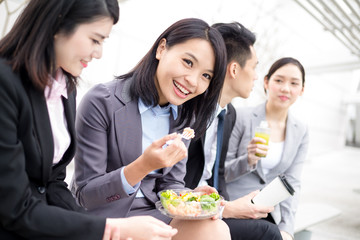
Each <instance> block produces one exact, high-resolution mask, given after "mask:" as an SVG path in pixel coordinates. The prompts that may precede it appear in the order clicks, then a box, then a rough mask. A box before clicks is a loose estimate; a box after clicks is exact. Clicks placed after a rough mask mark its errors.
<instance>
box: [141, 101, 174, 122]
mask: <svg viewBox="0 0 360 240" xmlns="http://www.w3.org/2000/svg"><path fill="white" fill-rule="evenodd" d="M138 107H139V112H140V114H142V113H144V112H146V111H147V110H151V111H152V112H153V113H154V114H155V115H160V114H165V113H170V110H171V111H172V115H173V117H174V120H176V118H177V116H178V107H177V106H176V105H173V104H169V105H167V106H165V107H160V106H159V104H158V105H156V106H155V107H152V106H146V105H145V104H144V102H143V101H142V100H141V98H140V99H139V102H138Z"/></svg>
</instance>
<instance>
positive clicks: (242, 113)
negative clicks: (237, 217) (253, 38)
mask: <svg viewBox="0 0 360 240" xmlns="http://www.w3.org/2000/svg"><path fill="white" fill-rule="evenodd" d="M304 86H305V71H304V68H303V66H302V65H301V63H300V62H299V61H298V60H296V59H294V58H281V59H279V60H277V61H276V62H275V63H274V64H273V65H272V66H271V67H270V69H269V72H268V74H267V75H266V76H265V78H264V88H265V92H266V93H267V96H268V99H267V101H266V102H265V103H262V104H260V105H258V106H256V107H253V108H239V109H237V110H236V111H237V120H236V124H235V126H234V129H233V132H232V135H231V138H230V141H229V149H228V153H227V158H226V162H225V168H226V170H225V178H226V182H227V191H228V193H229V195H230V200H234V199H237V198H239V197H242V196H244V195H246V194H248V193H250V192H252V191H254V190H257V189H262V188H264V187H265V186H266V185H267V184H269V183H270V182H271V181H272V180H273V179H274V178H276V177H277V176H278V175H279V174H284V175H285V177H286V178H287V180H288V181H289V183H290V184H291V185H292V186H293V188H294V190H295V194H294V196H292V197H290V198H288V199H286V200H284V201H283V202H281V203H280V204H279V205H278V206H276V207H275V210H274V212H272V213H271V215H269V216H268V218H267V219H268V220H270V221H273V222H275V223H276V224H278V227H279V229H280V231H281V234H282V236H283V239H292V238H293V232H294V217H295V212H296V208H297V203H298V200H299V192H300V175H301V170H302V167H303V163H304V160H305V157H306V152H307V149H308V141H309V137H308V130H307V127H306V126H305V125H304V124H302V123H301V122H299V121H298V120H296V119H295V118H294V116H293V115H292V114H291V112H290V111H289V109H290V106H291V105H292V104H293V103H295V101H296V100H297V99H298V97H299V96H301V95H302V94H303V92H304ZM261 121H267V123H268V125H269V127H270V129H271V135H270V140H269V146H266V145H264V144H263V143H265V140H263V139H262V138H258V137H254V135H255V128H256V127H257V126H259V125H260V122H261ZM259 142H260V143H259ZM255 154H264V155H266V157H263V158H260V157H258V156H256V155H255Z"/></svg>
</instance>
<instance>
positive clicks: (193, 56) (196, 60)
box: [185, 52, 214, 73]
mask: <svg viewBox="0 0 360 240" xmlns="http://www.w3.org/2000/svg"><path fill="white" fill-rule="evenodd" d="M185 54H186V55H189V57H191V58H192V59H194V61H195V62H197V63H198V62H199V60H198V59H197V58H196V57H195V55H194V54H192V53H189V52H185ZM207 71H209V72H211V73H214V70H212V69H208V70H207Z"/></svg>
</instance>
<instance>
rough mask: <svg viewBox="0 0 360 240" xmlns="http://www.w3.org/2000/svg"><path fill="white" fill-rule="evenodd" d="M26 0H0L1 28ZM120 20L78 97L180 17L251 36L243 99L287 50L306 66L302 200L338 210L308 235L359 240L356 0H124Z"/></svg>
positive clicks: (301, 103) (258, 93)
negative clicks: (249, 74)
mask: <svg viewBox="0 0 360 240" xmlns="http://www.w3.org/2000/svg"><path fill="white" fill-rule="evenodd" d="M26 2H27V1H26V0H25V1H24V0H0V34H1V36H3V35H4V34H5V33H6V32H7V31H8V30H9V29H10V28H11V26H12V24H13V22H14V21H15V19H16V17H17V16H18V14H19V12H20V11H21V9H22V7H23V4H24V3H26ZM119 2H120V21H119V23H118V24H117V25H116V26H115V27H114V28H113V31H112V33H111V36H110V38H109V39H107V40H106V42H105V45H104V52H103V58H102V59H100V60H93V61H92V63H91V64H90V67H89V68H88V69H86V70H84V71H83V74H82V76H81V77H82V79H83V81H82V82H81V84H80V86H79V91H78V98H79V100H80V99H81V97H82V95H83V94H84V93H85V92H86V91H87V90H88V89H89V88H90V87H91V86H93V85H94V84H96V83H99V82H106V81H110V80H111V79H113V76H114V75H119V74H122V73H125V72H127V71H129V70H130V69H131V68H132V67H133V66H134V65H135V64H136V63H137V62H138V61H139V60H140V58H141V57H142V56H143V55H145V53H146V52H147V51H148V49H149V48H150V47H151V45H152V44H153V42H154V41H155V40H156V38H157V37H158V35H159V34H160V33H161V32H163V31H164V30H165V28H167V27H168V26H169V25H170V24H172V23H174V22H175V21H177V20H179V19H181V18H185V17H197V18H201V19H203V20H205V21H207V22H208V23H209V24H213V23H215V22H231V21H238V22H240V23H242V24H243V25H244V26H246V27H247V28H249V29H250V30H252V31H253V32H255V33H256V35H257V42H256V45H255V48H256V51H257V54H258V58H259V64H258V74H259V79H258V81H256V84H255V87H254V89H253V92H252V94H251V96H250V98H249V99H247V100H244V99H234V101H233V102H234V104H235V105H236V106H242V105H244V106H245V105H255V104H257V103H259V102H261V101H263V100H264V99H265V98H266V96H265V95H264V92H263V87H262V86H263V76H264V75H265V72H266V71H267V69H268V68H269V67H270V65H271V64H272V63H273V62H274V61H275V60H276V59H278V58H280V57H285V56H291V57H294V58H297V59H298V60H300V62H302V64H303V65H304V67H305V70H306V85H305V93H304V95H303V96H302V97H301V99H299V100H298V102H297V103H296V104H295V105H294V106H293V107H292V111H294V112H295V114H296V115H297V116H298V117H299V118H301V119H302V120H303V121H305V122H306V123H307V124H308V126H309V129H310V149H309V154H308V160H307V163H306V166H305V169H304V173H303V179H304V186H303V201H304V202H308V201H313V202H314V201H315V202H316V201H317V202H326V203H329V204H331V205H334V206H335V207H337V208H339V209H340V210H341V211H342V214H341V215H340V216H338V217H337V218H335V219H332V220H329V221H327V222H324V223H321V224H319V225H317V226H314V227H313V228H312V229H311V230H312V231H313V233H314V234H313V237H312V239H315V240H323V239H327V240H342V239H347V240H355V239H360V217H359V216H360V204H359V203H360V158H359V157H358V156H359V154H360V148H359V147H360V0H327V1H322V0H312V1H311V0H252V1H246V0H221V1H220V0H196V1H194V0H182V1H175V0H151V1H150V0H122V1H119Z"/></svg>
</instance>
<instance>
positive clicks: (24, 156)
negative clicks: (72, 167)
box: [0, 59, 105, 240]
mask: <svg viewBox="0 0 360 240" xmlns="http://www.w3.org/2000/svg"><path fill="white" fill-rule="evenodd" d="M21 76H22V77H21V78H20V77H19V75H16V74H14V73H13V71H12V70H11V68H10V67H9V65H7V64H6V63H5V61H4V60H3V59H0V239H24V238H25V239H74V240H75V239H84V238H86V239H101V237H102V234H103V231H104V227H105V219H99V218H95V217H91V216H88V215H85V214H79V213H77V212H75V211H81V208H80V207H78V206H77V205H76V202H75V201H74V198H73V196H72V194H71V192H70V191H69V190H68V189H67V184H66V183H65V182H64V179H65V170H66V166H67V165H68V163H69V162H70V161H71V159H72V157H73V155H74V152H75V143H74V140H75V134H74V118H75V94H76V93H75V91H74V92H72V93H69V98H68V99H65V98H63V104H64V110H65V115H66V119H67V125H68V129H69V132H70V135H71V145H70V147H69V148H68V150H67V151H66V152H65V154H64V156H63V158H62V160H61V161H60V162H59V163H58V164H57V165H56V166H54V167H53V166H52V161H53V154H54V146H53V145H54V144H53V137H52V131H51V124H50V120H49V115H48V111H47V106H46V101H45V97H44V93H43V92H40V91H37V90H36V89H34V87H33V86H32V85H31V84H30V82H29V80H28V79H27V77H26V74H23V75H21ZM69 210H71V211H69Z"/></svg>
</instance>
